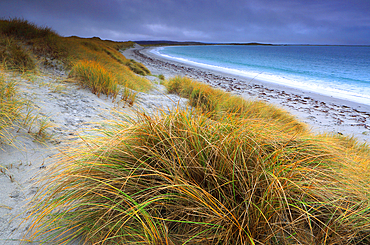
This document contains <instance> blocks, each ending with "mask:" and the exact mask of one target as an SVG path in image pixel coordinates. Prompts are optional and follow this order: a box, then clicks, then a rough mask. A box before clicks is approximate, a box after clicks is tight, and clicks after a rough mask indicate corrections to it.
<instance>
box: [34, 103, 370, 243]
mask: <svg viewBox="0 0 370 245" xmlns="http://www.w3.org/2000/svg"><path fill="white" fill-rule="evenodd" d="M100 133H102V135H103V136H102V137H101V138H92V139H90V140H86V141H85V142H84V145H85V146H84V147H79V148H77V149H78V150H76V151H74V152H69V153H65V157H64V159H63V160H61V161H59V162H58V163H56V164H55V166H54V168H51V169H50V173H49V175H48V176H47V177H46V178H45V179H44V180H43V181H45V182H46V183H47V184H46V185H45V187H44V188H43V189H42V190H40V192H39V194H38V196H37V198H36V199H35V200H34V206H33V208H32V209H31V210H30V214H29V219H30V220H32V226H31V227H30V230H29V234H28V235H29V237H28V239H31V240H35V241H44V242H46V241H48V242H51V243H54V244H67V243H68V242H69V241H71V240H73V239H74V238H77V237H80V238H83V240H84V241H85V242H86V243H87V244H88V243H90V242H91V243H93V244H230V245H231V244H368V243H369V242H370V237H369V235H370V209H369V207H370V202H369V195H368V193H369V191H370V186H369V183H370V182H369V180H370V176H369V171H368V170H369V164H370V160H369V159H370V158H369V148H368V147H367V146H366V145H359V144H357V143H356V142H355V141H353V140H349V139H345V138H337V137H332V136H325V135H321V136H313V135H310V134H308V133H300V134H297V135H295V136H292V135H291V134H290V133H289V132H283V131H281V130H280V122H278V121H275V122H274V121H273V120H271V119H260V120H254V119H253V118H243V117H239V116H237V115H235V114H229V115H225V116H224V117H220V118H218V119H217V120H214V119H210V118H209V116H205V115H203V114H200V113H199V112H196V111H189V110H181V109H179V110H173V111H171V112H170V113H169V114H163V115H160V116H153V117H149V116H147V115H145V114H142V115H141V117H140V118H139V119H138V120H137V121H135V122H133V123H127V122H123V121H116V122H115V123H114V124H112V127H110V128H108V129H106V130H102V131H101V132H100Z"/></svg>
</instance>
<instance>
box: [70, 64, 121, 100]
mask: <svg viewBox="0 0 370 245" xmlns="http://www.w3.org/2000/svg"><path fill="white" fill-rule="evenodd" d="M69 76H70V77H75V78H77V79H78V80H79V81H80V82H81V84H82V85H84V86H87V87H88V88H90V89H91V91H92V92H93V93H94V94H96V95H97V96H100V94H106V95H107V96H112V97H113V98H115V97H116V96H117V94H118V90H119V89H118V87H117V82H116V81H115V78H114V77H113V76H112V74H111V73H109V72H108V71H107V70H106V69H105V68H104V67H102V66H101V65H100V64H99V63H97V62H94V61H80V62H78V63H77V64H76V65H74V66H73V68H72V70H71V72H70V74H69Z"/></svg>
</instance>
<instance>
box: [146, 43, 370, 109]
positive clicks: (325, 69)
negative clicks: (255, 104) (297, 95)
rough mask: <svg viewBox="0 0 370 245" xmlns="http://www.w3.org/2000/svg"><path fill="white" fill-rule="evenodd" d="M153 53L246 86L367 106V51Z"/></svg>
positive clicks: (240, 48)
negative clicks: (255, 83)
mask: <svg viewBox="0 0 370 245" xmlns="http://www.w3.org/2000/svg"><path fill="white" fill-rule="evenodd" d="M151 52H153V53H155V54H157V55H161V56H164V57H166V58H169V59H172V60H176V61H180V62H183V63H187V64H191V65H195V66H199V67H204V68H208V69H212V70H216V71H221V72H224V73H229V74H233V75H238V76H243V77H246V78H247V80H246V81H247V82H250V81H252V80H253V79H258V80H264V81H268V82H273V83H277V84H280V85H285V86H289V87H293V88H297V89H301V90H306V91H311V92H315V93H319V94H323V95H326V96H332V97H335V98H340V99H345V100H349V101H354V102H358V103H362V104H366V105H370V46H304V45H297V46H295V45H281V46H280V45H279V46H275V45H273V46H268V45H266V46H265V45H263V46H260V45H210V46H168V47H159V48H156V49H153V50H152V51H151ZM248 79H249V80H248Z"/></svg>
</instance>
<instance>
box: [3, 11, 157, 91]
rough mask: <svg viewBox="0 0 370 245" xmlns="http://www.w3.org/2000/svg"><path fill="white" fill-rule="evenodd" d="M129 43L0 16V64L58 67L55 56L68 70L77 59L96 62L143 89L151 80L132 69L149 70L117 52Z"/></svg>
mask: <svg viewBox="0 0 370 245" xmlns="http://www.w3.org/2000/svg"><path fill="white" fill-rule="evenodd" d="M133 44H134V43H133V42H114V41H108V40H101V39H100V38H97V37H94V38H79V37H75V36H72V37H61V36H59V35H58V34H57V33H56V32H55V31H53V30H52V29H50V28H49V27H41V26H37V25H35V24H33V23H30V22H29V21H27V20H24V19H18V18H13V19H4V18H0V65H2V66H3V67H5V68H7V69H10V70H14V69H16V70H20V71H26V70H31V71H37V70H38V66H41V67H45V68H48V69H50V68H52V69H55V68H58V67H55V62H54V60H56V61H57V63H58V64H59V65H61V67H63V68H64V69H66V70H67V71H69V70H71V69H72V68H73V66H74V65H75V64H76V63H79V62H84V61H89V62H97V63H99V65H100V66H101V67H102V68H104V69H105V70H106V71H107V72H108V73H110V74H111V76H112V78H113V79H114V80H115V81H116V82H117V83H118V84H121V85H124V86H127V87H128V88H129V89H133V90H136V91H144V92H145V91H148V90H149V89H150V88H151V87H152V85H151V83H150V82H149V81H148V80H147V79H145V78H144V77H141V76H137V75H136V74H135V73H137V74H140V75H148V74H150V71H149V70H148V69H147V68H146V67H145V66H144V65H143V64H140V63H137V62H135V61H133V60H128V59H126V58H125V57H124V56H123V55H122V54H121V53H120V50H122V49H126V48H128V47H131V46H132V45H133ZM50 61H53V62H50ZM59 65H58V66H59ZM58 69H59V68H58Z"/></svg>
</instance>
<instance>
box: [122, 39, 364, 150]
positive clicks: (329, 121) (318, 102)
mask: <svg viewBox="0 0 370 245" xmlns="http://www.w3.org/2000/svg"><path fill="white" fill-rule="evenodd" d="M152 49H153V47H149V48H144V47H141V46H139V45H137V46H135V47H134V48H131V49H127V50H125V51H123V52H122V53H123V55H124V56H125V57H126V58H128V59H135V60H137V61H139V62H141V63H143V64H144V65H145V66H147V67H148V69H149V70H150V71H151V72H152V74H154V75H159V74H163V75H164V76H165V77H166V78H170V77H174V76H177V75H180V76H188V77H190V78H192V79H195V80H198V81H200V82H204V83H207V84H209V85H211V86H212V87H216V88H220V89H224V90H225V91H228V92H232V93H234V94H237V95H240V96H242V97H244V98H246V99H258V100H263V101H266V102H269V103H272V104H274V105H276V106H278V107H280V108H283V109H285V110H287V111H289V112H290V113H292V114H293V115H294V116H296V117H297V118H298V119H299V120H301V121H303V122H305V123H306V124H308V126H309V128H311V130H313V132H316V133H333V134H342V135H346V136H354V137H355V138H357V139H358V140H359V141H360V142H365V143H370V106H369V105H366V104H361V103H357V102H352V101H348V100H343V99H339V98H334V97H331V96H325V95H322V94H319V93H314V92H310V91H304V90H301V89H296V88H292V87H288V86H285V85H280V84H277V83H272V82H269V81H264V80H260V79H258V77H255V78H248V77H243V76H237V75H233V74H229V73H225V72H220V71H215V70H211V69H207V68H204V67H198V66H195V65H190V64H185V63H181V62H179V61H175V60H172V59H169V58H166V57H163V56H158V55H156V54H154V53H152V52H150V51H151V50H152Z"/></svg>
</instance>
